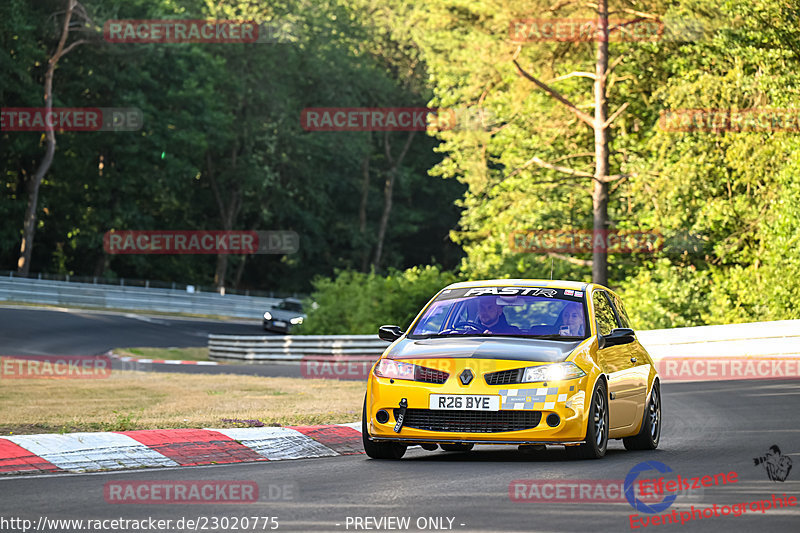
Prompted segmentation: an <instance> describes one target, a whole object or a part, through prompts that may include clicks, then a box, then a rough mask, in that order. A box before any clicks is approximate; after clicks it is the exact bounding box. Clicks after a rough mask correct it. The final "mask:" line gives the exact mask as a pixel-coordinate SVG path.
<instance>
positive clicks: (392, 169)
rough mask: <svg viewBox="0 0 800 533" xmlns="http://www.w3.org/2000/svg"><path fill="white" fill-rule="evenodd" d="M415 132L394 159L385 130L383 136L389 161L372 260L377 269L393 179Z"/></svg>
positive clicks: (389, 205) (384, 236) (390, 205)
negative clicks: (381, 211)
mask: <svg viewBox="0 0 800 533" xmlns="http://www.w3.org/2000/svg"><path fill="white" fill-rule="evenodd" d="M415 133H416V132H415V131H412V132H410V133H409V134H408V137H407V138H406V143H405V145H404V146H403V150H402V151H401V152H400V155H399V156H397V159H396V160H395V159H394V158H393V157H392V147H391V144H389V132H388V131H387V132H386V133H385V135H384V137H383V139H384V141H383V143H384V149H385V152H386V161H387V162H388V163H389V169H388V170H387V171H386V183H385V184H384V187H383V213H381V223H380V226H379V227H378V242H377V243H376V245H375V258H374V259H373V260H372V266H373V268H375V270H379V269H380V267H381V259H382V255H383V242H384V240H385V238H386V228H387V227H388V226H389V215H390V214H391V212H392V191H393V189H394V181H395V179H396V178H397V172H398V171H399V168H400V165H401V164H402V163H403V159H404V158H405V157H406V153H407V152H408V148H409V146H411V141H412V139H414V134H415Z"/></svg>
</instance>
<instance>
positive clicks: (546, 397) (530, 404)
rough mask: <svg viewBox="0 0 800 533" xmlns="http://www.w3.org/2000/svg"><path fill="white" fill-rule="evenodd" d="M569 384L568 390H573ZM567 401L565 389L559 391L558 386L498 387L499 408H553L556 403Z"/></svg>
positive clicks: (538, 409)
mask: <svg viewBox="0 0 800 533" xmlns="http://www.w3.org/2000/svg"><path fill="white" fill-rule="evenodd" d="M573 388H574V386H570V388H569V390H570V391H571V390H573ZM566 401H567V393H566V389H564V392H561V393H559V390H558V387H539V388H537V389H500V402H501V405H500V408H501V409H533V410H537V411H540V410H543V409H555V407H556V403H561V404H563V403H564V402H566Z"/></svg>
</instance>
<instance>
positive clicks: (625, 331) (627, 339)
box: [600, 328, 636, 348]
mask: <svg viewBox="0 0 800 533" xmlns="http://www.w3.org/2000/svg"><path fill="white" fill-rule="evenodd" d="M635 340H636V337H635V336H634V333H633V330H632V329H630V328H616V329H612V330H611V333H609V334H608V335H606V336H602V335H601V336H600V348H607V347H609V346H620V345H622V344H630V343H632V342H633V341H635Z"/></svg>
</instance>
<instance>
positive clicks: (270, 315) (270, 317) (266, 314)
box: [264, 311, 272, 320]
mask: <svg viewBox="0 0 800 533" xmlns="http://www.w3.org/2000/svg"><path fill="white" fill-rule="evenodd" d="M264 320H272V314H271V313H270V312H269V311H267V312H266V313H264Z"/></svg>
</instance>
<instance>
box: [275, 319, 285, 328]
mask: <svg viewBox="0 0 800 533" xmlns="http://www.w3.org/2000/svg"><path fill="white" fill-rule="evenodd" d="M273 324H274V325H275V327H278V328H285V327H286V322H284V321H283V320H276V321H275V322H273Z"/></svg>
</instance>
